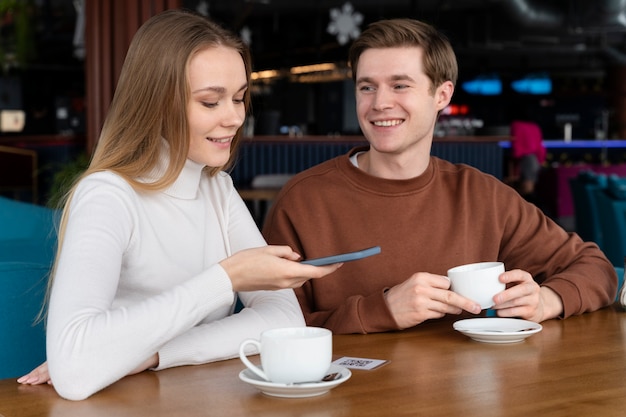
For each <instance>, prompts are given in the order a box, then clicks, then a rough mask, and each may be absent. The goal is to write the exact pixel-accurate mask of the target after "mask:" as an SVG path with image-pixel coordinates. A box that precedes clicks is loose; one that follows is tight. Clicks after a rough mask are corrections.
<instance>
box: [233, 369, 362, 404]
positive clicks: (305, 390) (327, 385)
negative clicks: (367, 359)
mask: <svg viewBox="0 0 626 417" xmlns="http://www.w3.org/2000/svg"><path fill="white" fill-rule="evenodd" d="M334 372H338V373H339V374H340V376H339V378H338V379H335V380H334V381H320V382H307V383H303V384H295V385H292V384H280V383H275V382H268V381H266V380H264V379H262V378H261V377H260V376H258V375H257V374H255V373H254V372H252V371H251V370H249V369H248V368H246V369H244V370H243V371H241V372H239V379H241V380H242V381H243V382H246V383H248V384H250V385H254V386H255V387H257V388H258V389H259V390H260V391H261V392H262V393H263V394H266V395H270V396H272V397H285V398H304V397H315V396H318V395H322V394H326V393H327V392H328V391H330V390H331V389H333V388H335V387H336V386H337V385H339V384H343V383H344V382H346V381H347V380H348V379H350V377H351V376H352V372H350V370H349V369H347V368H344V367H342V366H338V365H334V364H331V365H330V368H329V369H328V373H334Z"/></svg>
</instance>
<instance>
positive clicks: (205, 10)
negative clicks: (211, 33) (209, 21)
mask: <svg viewBox="0 0 626 417" xmlns="http://www.w3.org/2000/svg"><path fill="white" fill-rule="evenodd" d="M196 12H198V13H200V14H201V15H202V16H208V15H209V3H207V2H206V1H204V0H202V1H201V2H199V3H198V5H197V6H196Z"/></svg>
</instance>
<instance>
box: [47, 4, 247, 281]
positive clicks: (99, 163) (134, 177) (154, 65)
mask: <svg viewBox="0 0 626 417" xmlns="http://www.w3.org/2000/svg"><path fill="white" fill-rule="evenodd" d="M217 46H224V47H227V48H232V49H234V50H236V51H237V52H239V54H240V55H241V57H242V58H243V62H244V65H245V69H246V77H247V80H248V82H249V81H250V73H251V59H250V53H249V50H248V48H247V47H246V45H245V44H244V43H243V42H242V41H241V40H240V39H239V38H238V37H236V36H235V35H233V34H232V33H231V32H229V31H228V30H226V29H224V28H222V27H221V26H219V25H218V24H216V23H214V22H212V21H210V20H209V19H207V18H205V17H204V16H201V15H199V14H195V13H193V12H190V11H185V10H178V9H172V10H166V11H164V12H162V13H159V14H157V15H155V16H153V17H151V18H150V19H149V20H147V21H146V22H145V23H144V24H143V25H142V26H141V27H140V28H139V30H138V31H137V33H136V34H135V36H134V37H133V40H132V42H131V44H130V46H129V48H128V52H127V55H126V59H125V61H124V65H123V66H122V70H121V73H120V77H119V80H118V83H117V87H116V89H115V94H114V96H113V100H112V102H111V105H110V107H109V110H108V113H107V116H106V119H105V121H104V125H103V127H102V131H101V133H100V138H99V139H98V143H97V145H96V149H95V151H94V154H93V157H92V159H91V161H90V164H89V167H88V168H87V169H86V170H85V171H84V172H83V173H82V174H81V175H80V176H79V178H77V179H76V181H75V182H74V185H73V186H72V187H71V188H70V190H69V192H68V193H67V194H66V195H65V196H64V198H63V199H62V204H64V209H63V214H62V216H61V221H60V224H59V227H58V236H59V239H58V247H57V255H56V260H55V264H54V266H53V268H52V274H51V277H52V278H53V277H54V271H55V270H56V263H57V262H58V258H59V254H60V252H61V249H62V246H63V238H64V235H65V229H66V225H67V216H68V212H69V205H70V204H69V203H70V201H71V199H72V195H73V193H74V190H75V189H76V185H77V184H78V182H80V180H81V179H83V178H84V177H86V176H88V175H90V174H93V173H95V172H99V171H105V170H108V171H113V172H115V173H117V174H118V175H120V176H122V177H123V178H124V179H125V180H126V181H128V183H129V184H130V185H131V186H132V187H133V188H134V189H136V190H137V191H140V192H141V191H143V192H150V191H159V190H162V189H164V188H166V187H168V186H169V185H171V184H172V183H173V182H174V181H175V180H176V178H177V177H178V175H179V174H180V172H181V171H182V169H183V166H184V164H185V160H186V158H187V154H188V151H189V137H190V136H189V126H188V120H187V103H188V101H189V98H190V91H189V81H188V78H187V68H188V65H189V62H190V60H191V58H193V57H194V56H195V54H197V53H198V52H199V51H202V50H205V49H207V48H212V47H217ZM248 91H249V90H248ZM244 103H245V108H246V111H248V109H249V106H250V96H249V92H246V95H245V99H244ZM241 135H242V129H241V128H240V129H239V130H238V131H237V134H236V135H235V138H234V139H233V141H232V144H231V155H230V158H229V160H228V161H227V163H226V164H225V165H224V166H222V167H210V168H207V169H206V170H205V173H206V175H210V176H213V175H216V174H217V173H218V172H219V171H221V170H224V169H227V168H229V167H230V166H232V164H233V162H234V160H235V158H236V150H237V147H238V144H239V142H240V140H241ZM163 139H164V140H165V141H167V143H168V144H169V153H170V155H169V161H170V164H169V166H168V167H167V170H166V172H165V173H164V175H163V176H162V177H161V178H159V179H157V180H156V181H155V182H151V183H150V182H142V181H139V180H138V179H139V178H140V177H142V176H144V175H145V174H147V173H149V172H150V171H151V170H152V169H153V168H154V167H155V165H156V164H157V162H158V157H159V153H160V152H161V150H162V148H163V145H162V140H163ZM52 278H51V279H50V280H49V285H48V286H49V287H50V286H51V283H52ZM48 293H49V291H48Z"/></svg>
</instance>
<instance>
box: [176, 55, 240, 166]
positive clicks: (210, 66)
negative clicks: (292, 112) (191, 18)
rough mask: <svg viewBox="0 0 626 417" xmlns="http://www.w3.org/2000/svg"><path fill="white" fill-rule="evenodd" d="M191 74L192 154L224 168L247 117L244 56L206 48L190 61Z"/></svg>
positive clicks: (190, 124) (189, 109)
mask: <svg viewBox="0 0 626 417" xmlns="http://www.w3.org/2000/svg"><path fill="white" fill-rule="evenodd" d="M187 77H188V79H189V85H190V90H191V96H190V99H189V103H188V104H187V114H188V117H189V120H188V121H189V131H190V136H191V137H190V139H189V155H188V157H189V159H191V160H193V161H195V162H197V163H201V164H205V165H207V166H209V167H221V166H223V165H225V164H226V163H227V162H228V159H229V157H230V145H231V142H232V140H233V138H234V136H235V133H236V132H237V129H239V127H240V126H241V125H242V124H243V122H244V118H245V113H246V109H245V106H244V96H245V93H246V90H247V89H248V80H247V78H246V69H245V66H244V63H243V59H242V57H241V55H239V53H238V52H237V51H236V50H234V49H231V48H227V47H223V46H216V47H213V48H208V49H204V50H202V51H200V52H198V53H197V54H196V55H195V56H194V57H193V58H192V59H191V61H190V62H189V68H188V74H187Z"/></svg>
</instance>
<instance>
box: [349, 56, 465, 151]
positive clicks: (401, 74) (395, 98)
mask: <svg viewBox="0 0 626 417" xmlns="http://www.w3.org/2000/svg"><path fill="white" fill-rule="evenodd" d="M422 55H423V52H422V49H421V48H419V47H397V48H377V49H368V50H366V51H365V52H363V53H362V54H361V56H360V58H359V62H358V66H357V69H356V104H357V116H358V119H359V124H360V126H361V129H362V131H363V134H364V135H365V137H366V138H367V140H368V141H369V142H370V144H371V145H372V148H373V149H374V150H375V151H377V152H381V153H387V154H402V153H404V152H405V151H407V150H409V149H413V150H416V149H421V150H422V151H425V149H426V148H427V149H428V153H430V143H431V141H432V136H433V130H434V126H435V122H436V120H437V114H438V112H439V111H440V110H441V109H443V108H444V107H446V106H447V105H448V103H449V102H450V99H451V98H452V92H453V91H454V87H453V85H452V83H451V82H446V83H443V84H442V85H441V86H437V88H436V89H435V91H434V93H433V91H431V81H430V79H429V78H428V77H427V76H426V75H425V74H424V71H423V66H422Z"/></svg>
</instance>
